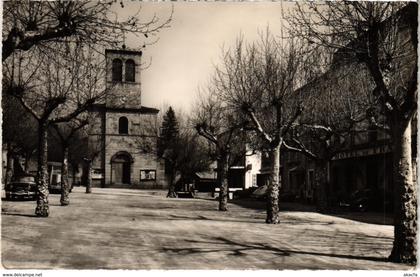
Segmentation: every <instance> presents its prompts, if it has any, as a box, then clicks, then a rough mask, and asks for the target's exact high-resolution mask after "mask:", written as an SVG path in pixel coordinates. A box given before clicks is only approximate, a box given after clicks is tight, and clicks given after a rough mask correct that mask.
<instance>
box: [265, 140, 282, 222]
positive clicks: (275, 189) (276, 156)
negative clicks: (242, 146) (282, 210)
mask: <svg viewBox="0 0 420 277" xmlns="http://www.w3.org/2000/svg"><path fill="white" fill-rule="evenodd" d="M270 159H271V174H270V182H269V184H268V190H267V194H268V195H267V196H268V197H267V218H266V220H265V222H266V223H269V224H277V223H280V220H279V188H280V145H277V146H276V147H274V148H272V149H271V152H270Z"/></svg>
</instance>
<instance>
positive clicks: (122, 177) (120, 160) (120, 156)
mask: <svg viewBox="0 0 420 277" xmlns="http://www.w3.org/2000/svg"><path fill="white" fill-rule="evenodd" d="M131 163H132V158H131V156H130V154H128V153H125V152H124V153H121V152H120V153H117V154H115V155H114V156H113V157H112V159H111V181H112V183H113V184H130V183H131Z"/></svg>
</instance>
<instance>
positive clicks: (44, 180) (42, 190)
mask: <svg viewBox="0 0 420 277" xmlns="http://www.w3.org/2000/svg"><path fill="white" fill-rule="evenodd" d="M47 163H48V122H39V129H38V172H37V183H38V184H37V185H38V186H37V191H38V195H37V206H36V209H35V214H36V215H37V216H39V217H48V215H49V207H48V194H49V192H48V164H47Z"/></svg>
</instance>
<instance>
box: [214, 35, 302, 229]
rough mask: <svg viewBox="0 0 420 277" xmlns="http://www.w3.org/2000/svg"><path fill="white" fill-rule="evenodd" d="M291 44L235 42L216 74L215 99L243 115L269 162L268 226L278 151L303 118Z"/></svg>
mask: <svg viewBox="0 0 420 277" xmlns="http://www.w3.org/2000/svg"><path fill="white" fill-rule="evenodd" d="M294 46H295V45H294V44H293V43H290V44H289V45H288V46H284V47H283V45H281V44H279V43H278V42H277V41H276V40H275V39H274V38H273V36H272V35H270V34H267V35H266V36H264V37H262V38H261V41H260V42H259V43H254V44H248V45H246V44H245V43H244V42H243V40H242V39H239V40H238V41H237V43H236V46H235V47H234V48H233V49H231V50H230V51H226V52H225V53H224V55H223V57H224V60H223V64H222V66H221V67H219V68H217V70H216V78H215V80H216V81H215V83H216V87H217V93H218V94H219V96H220V98H221V99H222V100H223V101H225V102H226V103H227V104H228V106H230V107H231V108H233V109H234V110H236V112H238V113H242V114H243V116H244V118H246V119H248V120H249V121H250V124H251V126H252V127H253V130H254V131H255V132H256V133H257V134H258V135H259V136H260V137H261V138H262V140H263V142H264V148H265V149H267V150H268V151H269V154H270V160H271V173H270V182H269V186H268V203H267V218H266V222H267V223H272V224H277V223H279V215H278V212H279V188H280V186H281V184H280V176H279V175H280V149H281V146H282V144H283V142H284V138H285V136H286V135H287V133H288V132H289V131H290V128H291V126H292V125H293V124H294V123H295V121H296V120H297V118H298V117H299V116H300V114H301V113H302V107H301V103H300V99H299V95H298V94H296V93H295V86H296V83H297V82H298V69H299V67H300V66H301V55H300V53H299V51H297V48H295V47H294Z"/></svg>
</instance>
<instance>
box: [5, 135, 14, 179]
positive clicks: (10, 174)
mask: <svg viewBox="0 0 420 277" xmlns="http://www.w3.org/2000/svg"><path fill="white" fill-rule="evenodd" d="M12 177H13V155H12V147H11V146H10V143H8V144H7V164H6V180H5V183H6V184H8V183H10V182H11V181H12Z"/></svg>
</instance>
